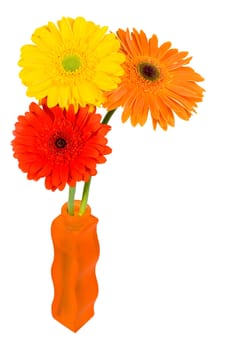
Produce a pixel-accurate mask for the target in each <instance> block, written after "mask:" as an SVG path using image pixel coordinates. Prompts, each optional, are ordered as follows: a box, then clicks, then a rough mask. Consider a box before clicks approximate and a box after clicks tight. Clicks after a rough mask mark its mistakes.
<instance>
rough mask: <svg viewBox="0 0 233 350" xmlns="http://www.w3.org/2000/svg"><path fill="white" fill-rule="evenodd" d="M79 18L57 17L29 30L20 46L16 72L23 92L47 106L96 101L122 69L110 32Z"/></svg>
mask: <svg viewBox="0 0 233 350" xmlns="http://www.w3.org/2000/svg"><path fill="white" fill-rule="evenodd" d="M107 29H108V28H107V27H106V26H105V27H100V26H98V25H96V24H94V23H93V22H88V21H86V20H85V19H84V18H82V17H78V18H76V19H72V18H65V17H63V18H62V19H61V20H60V21H57V26H56V24H54V23H52V22H49V23H48V25H45V26H42V27H40V28H38V29H36V30H35V32H34V34H33V35H32V38H31V40H32V42H33V43H34V44H33V45H25V46H23V47H22V49H21V59H20V61H19V66H20V67H22V70H21V72H20V77H21V79H22V82H23V84H24V85H26V86H27V95H28V96H31V97H35V98H37V99H38V100H41V99H43V98H45V97H47V104H48V106H49V107H53V106H55V105H57V104H58V105H59V106H60V107H64V108H66V109H67V108H68V106H69V105H70V104H73V105H74V106H75V109H77V108H78V107H79V106H81V107H84V106H85V105H86V104H90V105H95V106H100V105H101V104H102V103H103V100H104V92H106V91H111V90H112V89H115V88H116V87H117V86H118V84H119V82H120V77H121V76H122V75H123V74H124V71H123V69H122V67H121V64H122V62H123V61H124V55H123V54H122V53H119V48H120V43H119V40H118V39H117V37H116V35H114V34H113V33H106V32H107Z"/></svg>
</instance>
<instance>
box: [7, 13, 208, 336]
mask: <svg viewBox="0 0 233 350" xmlns="http://www.w3.org/2000/svg"><path fill="white" fill-rule="evenodd" d="M31 40H32V43H31V44H28V45H24V46H23V47H22V48H21V57H20V60H19V66H20V67H21V70H20V73H19V75H20V78H21V80H22V83H23V84H24V85H25V86H26V87H27V92H26V93H27V96H29V97H33V98H35V99H36V102H31V103H30V105H29V109H28V111H27V112H26V113H25V114H24V115H20V116H19V117H18V121H17V122H16V124H15V130H14V131H13V134H14V139H13V140H12V147H13V153H14V157H15V158H16V159H17V160H18V165H19V168H20V169H21V170H22V171H23V172H25V173H27V178H28V179H29V180H36V181H37V180H39V179H41V178H44V179H45V188H46V189H48V190H52V191H55V190H60V191H62V190H64V188H65V187H66V186H68V188H69V191H68V200H67V202H66V203H65V204H64V205H63V206H62V208H61V214H60V215H58V216H57V217H56V218H55V219H54V220H53V222H52V225H51V234H52V241H53V247H54V260H53V264H52V270H51V272H52V280H53V286H54V299H53V302H52V315H53V317H54V318H55V319H56V320H57V321H59V322H60V323H61V324H63V325H64V326H66V327H67V328H69V329H70V330H72V331H74V332H76V331H77V330H78V329H79V328H80V327H82V326H83V325H84V324H85V323H86V322H87V321H88V320H89V319H90V318H91V317H92V316H93V315H94V303H95V300H96V298H97V295H98V283H97V279H96V275H95V267H96V263H97V260H98V257H99V242H98V236H97V223H98V219H97V218H96V217H95V216H93V215H92V213H91V208H90V206H89V204H88V194H89V190H90V184H91V178H92V176H95V175H96V174H97V170H96V168H97V164H101V163H104V162H105V161H106V156H107V155H108V154H110V153H111V148H110V147H109V146H108V144H107V143H108V140H107V137H106V136H107V134H108V133H109V132H110V129H111V127H110V126H109V125H108V123H109V121H110V119H111V117H112V115H113V114H114V113H115V111H116V110H117V109H118V108H120V109H121V112H120V113H121V118H122V122H126V121H127V120H128V119H130V121H131V124H132V125H133V126H136V125H137V124H139V125H141V126H143V125H144V124H145V123H146V121H147V119H148V116H150V118H151V120H152V126H153V129H154V130H155V129H156V127H157V125H159V126H160V127H161V128H162V129H164V130H166V129H167V127H168V126H174V125H175V115H177V116H178V117H180V118H182V119H184V120H188V119H189V118H190V117H191V115H192V113H193V112H195V108H196V107H197V103H198V102H200V101H202V98H203V92H204V89H203V88H202V87H201V86H199V85H198V82H201V81H202V80H203V78H202V77H201V76H200V75H199V74H198V73H196V72H195V71H194V70H193V69H192V68H191V67H190V66H188V64H189V62H190V60H191V57H189V56H188V52H186V51H178V50H177V49H174V48H172V47H171V43H170V42H165V43H164V44H162V45H160V46H159V44H158V39H157V36H156V35H155V34H154V35H152V37H151V38H149V39H148V38H147V37H146V34H145V33H144V32H143V31H142V30H141V31H137V30H136V29H133V30H132V31H130V30H129V29H126V30H123V29H119V30H118V31H117V32H116V33H112V32H108V28H107V27H106V26H104V27H101V26H99V25H96V24H95V23H93V22H90V21H86V20H85V19H84V18H82V17H77V18H75V19H72V18H66V17H63V18H62V19H61V20H59V21H57V23H52V22H49V23H48V24H47V25H44V26H42V27H40V28H37V29H36V30H35V31H34V33H33V35H32V38H31ZM98 108H101V110H105V111H106V113H105V115H104V116H102V115H101V114H100V113H99V112H98ZM80 181H82V182H83V183H84V187H83V195H82V198H80V200H76V199H75V190H76V184H77V182H80Z"/></svg>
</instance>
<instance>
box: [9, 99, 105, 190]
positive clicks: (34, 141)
mask: <svg viewBox="0 0 233 350" xmlns="http://www.w3.org/2000/svg"><path fill="white" fill-rule="evenodd" d="M100 120H101V115H99V114H96V113H95V111H93V112H90V111H89V108H88V107H84V108H80V109H79V110H78V112H77V113H75V111H74V108H73V106H70V108H69V109H68V110H67V111H66V110H65V109H62V108H60V107H59V106H56V107H53V108H49V107H47V106H46V105H43V106H39V105H37V104H36V103H34V102H33V103H31V104H30V107H29V112H26V113H25V116H19V117H18V122H17V123H16V124H15V130H14V132H13V134H14V136H15V138H14V140H13V141H12V146H13V151H14V157H15V158H17V159H18V162H19V168H20V169H21V170H22V171H23V172H25V173H27V177H28V179H30V180H31V179H32V180H39V179H40V178H42V177H45V187H46V188H47V189H51V190H53V191H54V190H56V189H59V190H63V189H64V187H65V185H66V184H68V185H70V186H75V184H76V182H77V181H81V180H83V181H88V180H89V178H90V177H91V176H93V175H96V173H97V171H96V165H97V164H99V163H104V162H105V161H106V158H105V155H106V154H108V153H110V152H111V149H110V148H109V147H108V146H107V145H106V144H107V139H106V137H105V135H106V134H107V132H108V131H109V130H110V127H109V126H108V125H103V124H101V122H100Z"/></svg>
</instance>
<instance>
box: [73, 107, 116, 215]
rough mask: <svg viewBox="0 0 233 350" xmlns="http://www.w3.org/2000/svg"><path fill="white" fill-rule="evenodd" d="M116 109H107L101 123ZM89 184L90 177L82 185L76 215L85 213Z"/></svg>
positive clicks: (105, 122)
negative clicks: (80, 198)
mask: <svg viewBox="0 0 233 350" xmlns="http://www.w3.org/2000/svg"><path fill="white" fill-rule="evenodd" d="M115 111H116V109H113V110H112V111H108V112H107V113H106V115H105V117H104V119H103V120H102V124H108V122H109V120H110V119H111V117H112V115H113V113H114V112H115ZM90 185H91V177H90V179H89V181H87V182H85V184H84V187H83V194H82V200H81V204H80V208H79V213H78V215H80V216H82V215H83V214H84V213H85V210H86V207H87V201H88V196H89V191H90Z"/></svg>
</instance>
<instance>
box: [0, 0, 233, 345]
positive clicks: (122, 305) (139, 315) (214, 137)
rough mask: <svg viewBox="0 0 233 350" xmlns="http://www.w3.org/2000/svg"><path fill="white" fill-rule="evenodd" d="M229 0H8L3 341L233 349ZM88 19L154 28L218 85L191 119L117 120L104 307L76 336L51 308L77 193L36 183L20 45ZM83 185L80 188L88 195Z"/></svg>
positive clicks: (0, 153) (1, 232) (97, 200)
mask: <svg viewBox="0 0 233 350" xmlns="http://www.w3.org/2000/svg"><path fill="white" fill-rule="evenodd" d="M230 4H231V1H230V0H229V1H227V0H222V1H211V2H209V1H204V0H198V1H197V0H195V1H194V0H190V1H187V0H176V1H174V0H170V1H169V0H161V1H154V0H143V1H138V2H137V1H130V0H128V1H122V2H118V1H116V2H111V1H109V0H98V1H94V0H93V1H90V0H85V1H74V0H66V1H48V0H46V1H45V0H41V1H38V2H34V1H26V0H21V1H19V2H16V1H10V0H8V1H7V2H2V3H1V5H0V7H1V8H0V35H1V49H0V52H1V53H0V68H1V76H0V91H1V95H0V100H1V108H0V160H1V163H0V166H1V171H0V201H1V206H0V210H1V217H0V226H1V227H0V349H2V350H13V349H24V350H39V349H40V350H41V349H59V350H60V349H69V350H74V349H82V350H91V349H101V350H102V349H111V350H115V349H135V348H138V349H148V350H150V349H156V350H173V349H179V350H193V349H195V350H197V349H198V350H209V349H210V350H223V349H224V350H232V349H233V332H232V330H233V223H232V218H233V216H232V211H233V185H232V181H233V170H232V168H233V167H232V162H233V138H232V128H233V123H232V118H233V115H232V101H233V98H232V96H233V90H232V81H233V73H232V71H233V69H232V64H233V53H232V42H233V41H232V33H233V28H232V27H233V26H232V10H231V9H230ZM62 16H71V17H77V16H83V17H85V18H86V19H88V20H92V21H94V22H95V23H97V24H100V25H108V26H109V28H110V30H112V31H115V30H117V29H118V28H119V27H121V28H124V29H125V28H126V27H129V28H132V27H135V28H137V29H143V30H144V31H145V32H146V33H147V35H148V36H150V35H151V34H152V33H156V34H157V35H158V37H159V41H160V43H162V42H164V41H172V43H173V47H177V48H179V50H187V51H189V52H190V54H191V55H192V56H193V60H192V61H191V65H192V67H193V68H194V69H195V70H196V71H197V72H199V73H200V74H202V75H203V76H204V77H205V82H204V83H203V84H202V86H203V87H204V88H205V90H206V93H205V97H204V101H203V102H202V103H201V104H199V107H198V109H197V114H196V115H194V116H193V117H192V118H191V120H190V121H189V122H185V121H182V120H180V119H178V118H177V119H176V126H175V128H169V130H168V131H167V132H164V131H163V130H161V129H159V128H158V130H157V131H156V132H154V131H153V129H152V127H151V122H150V121H148V123H147V124H146V126H145V127H144V128H141V127H139V126H138V127H136V128H133V127H132V126H131V125H130V123H126V124H122V123H121V120H120V110H119V111H118V112H116V114H115V115H114V117H113V119H112V121H111V125H112V131H111V134H110V135H109V145H110V146H111V147H112V149H113V153H112V155H110V156H108V161H107V163H106V164H104V165H101V166H99V168H98V175H97V177H95V178H94V179H93V182H92V187H91V193H90V201H89V203H90V205H91V208H92V212H93V214H94V215H95V216H97V217H98V218H99V224H98V235H99V241H100V248H101V255H100V259H99V261H98V265H97V277H98V283H99V296H98V299H97V302H96V307H95V316H94V318H93V319H92V320H90V321H89V322H88V323H87V324H86V325H85V326H84V327H83V328H82V329H80V330H79V331H78V332H77V333H76V334H74V333H72V332H71V331H69V330H68V329H66V328H65V327H63V326H62V325H60V324H59V323H58V322H56V321H55V320H54V319H53V318H52V316H51V312H50V307H51V302H52V298H53V286H52V281H51V277H50V267H51V263H52V259H53V249H52V243H51V238H50V224H51V222H52V220H53V218H55V217H56V216H57V215H58V214H59V213H60V208H61V206H62V205H63V203H64V202H66V200H67V196H68V189H67V188H66V189H65V191H63V192H55V193H53V192H50V191H47V190H45V188H44V184H43V180H41V181H39V182H34V181H28V180H26V175H25V174H23V173H22V172H21V171H20V170H19V169H18V167H17V161H16V160H15V159H13V157H12V150H11V146H10V141H11V140H12V130H13V128H14V123H15V121H16V119H17V116H18V115H19V114H22V113H24V112H25V111H26V110H27V108H28V105H29V103H30V102H31V100H30V99H29V98H28V97H26V94H25V87H24V86H23V85H22V84H21V82H20V80H19V78H18V72H19V68H18V66H17V62H18V59H19V50H20V47H21V46H22V45H24V44H27V43H30V37H31V34H32V32H33V31H34V29H35V28H37V27H38V26H41V25H44V24H47V22H48V21H56V20H58V19H60V18H61V17H62ZM81 190H82V186H81V184H80V185H79V186H78V190H77V198H80V195H81Z"/></svg>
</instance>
